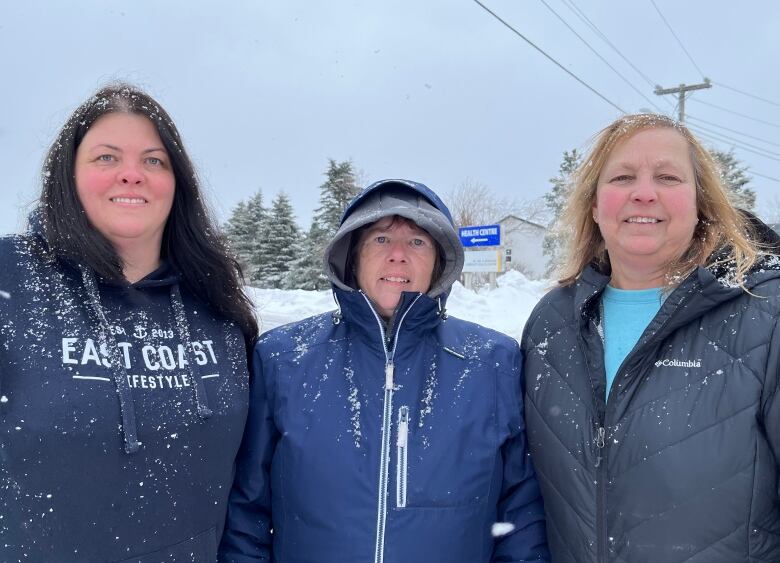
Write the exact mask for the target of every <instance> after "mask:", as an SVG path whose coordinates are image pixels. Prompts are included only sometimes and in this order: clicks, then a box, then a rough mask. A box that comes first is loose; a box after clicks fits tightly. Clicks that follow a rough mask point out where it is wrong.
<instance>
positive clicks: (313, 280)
mask: <svg viewBox="0 0 780 563" xmlns="http://www.w3.org/2000/svg"><path fill="white" fill-rule="evenodd" d="M325 177H326V179H325V182H324V183H323V184H322V185H320V187H319V190H320V200H319V207H317V209H316V211H315V213H314V218H313V219H312V223H311V226H310V227H309V230H308V231H305V232H301V230H300V229H299V227H298V225H297V223H296V222H295V215H294V212H293V208H292V205H291V204H290V199H289V197H288V196H287V195H286V194H285V193H284V192H280V193H279V194H277V196H276V197H275V198H274V200H273V202H272V203H271V207H270V208H268V207H266V206H265V205H264V204H263V193H262V190H258V191H257V192H256V193H255V194H254V195H253V196H252V197H250V198H249V199H248V200H247V201H242V202H240V203H239V204H238V205H236V207H235V208H234V209H233V211H232V213H231V215H230V218H229V219H228V221H227V224H226V226H225V232H226V234H227V237H228V240H229V241H230V245H231V248H232V250H233V252H234V253H235V254H236V256H237V257H238V260H239V262H240V264H241V267H242V268H243V270H244V275H245V277H246V279H247V283H248V284H249V285H251V286H254V287H263V288H278V289H326V288H328V287H330V282H329V281H328V280H327V278H326V277H325V275H324V273H323V256H324V252H325V247H326V246H327V244H328V242H329V241H330V240H331V239H332V238H333V236H334V235H335V234H336V231H337V230H338V227H339V221H340V220H341V214H342V213H343V212H344V209H345V208H346V206H347V204H348V203H349V202H350V201H351V200H352V198H354V197H355V196H356V195H357V194H358V192H359V191H360V188H359V186H358V185H357V180H356V178H355V171H354V168H353V164H352V162H350V161H343V162H336V161H335V160H333V159H330V160H329V162H328V169H327V170H326V172H325Z"/></svg>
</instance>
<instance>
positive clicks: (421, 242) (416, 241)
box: [412, 238, 425, 246]
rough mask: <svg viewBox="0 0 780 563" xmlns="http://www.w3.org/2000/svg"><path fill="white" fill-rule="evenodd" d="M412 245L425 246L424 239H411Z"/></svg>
mask: <svg viewBox="0 0 780 563" xmlns="http://www.w3.org/2000/svg"><path fill="white" fill-rule="evenodd" d="M412 245H413V246H425V241H424V240H423V239H420V238H415V239H412Z"/></svg>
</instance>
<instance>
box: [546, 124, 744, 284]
mask: <svg viewBox="0 0 780 563" xmlns="http://www.w3.org/2000/svg"><path fill="white" fill-rule="evenodd" d="M655 128H669V129H673V130H675V131H677V132H678V133H680V135H682V136H683V137H684V138H685V140H686V141H687V142H688V147H689V149H690V158H691V163H692V164H693V169H694V177H695V182H696V208H697V212H698V218H699V222H698V224H697V225H696V228H695V230H694V233H693V238H692V240H691V243H690V246H689V247H688V249H687V250H686V251H685V252H684V253H683V254H682V255H681V256H679V257H677V258H676V259H674V260H672V261H671V262H670V263H669V264H668V265H667V267H666V284H667V285H674V284H676V283H679V282H680V281H681V280H682V279H683V278H684V277H685V276H687V275H688V274H690V273H691V272H692V271H693V270H695V269H696V268H697V267H698V266H704V265H707V264H708V260H710V257H711V255H712V254H713V252H714V251H716V250H719V249H721V248H723V249H724V250H725V253H724V254H723V255H720V254H719V256H718V259H717V260H713V261H712V262H711V264H715V263H723V262H732V263H733V268H729V277H730V278H731V279H730V280H729V281H730V282H732V283H736V284H737V285H739V286H740V287H742V288H743V289H744V285H743V284H744V278H745V274H746V273H747V272H748V270H750V268H751V267H752V266H753V264H754V263H755V262H756V259H757V258H758V256H759V248H758V246H757V243H756V242H755V241H754V240H751V238H752V237H751V236H750V234H749V226H748V222H747V220H746V218H745V217H744V216H743V215H742V214H741V213H740V212H739V211H738V210H737V209H736V208H735V207H734V206H733V205H732V204H731V202H730V201H729V198H728V195H727V192H726V189H725V188H724V186H723V183H722V182H721V178H720V169H719V167H718V164H717V163H716V162H715V161H714V160H713V158H712V157H711V156H710V153H709V151H707V149H705V148H704V146H702V144H701V143H700V142H699V141H698V139H696V137H694V136H693V134H692V133H691V132H690V131H689V130H688V128H687V127H685V126H684V125H682V124H681V123H678V122H677V121H675V120H673V119H671V118H669V117H666V116H664V115H656V114H649V113H642V114H635V115H625V116H623V117H620V118H619V119H617V120H615V121H614V122H613V123H612V124H610V125H609V126H607V127H606V128H605V129H603V130H602V131H601V132H600V133H598V134H597V135H596V137H595V139H594V142H593V148H592V149H591V150H590V153H589V154H588V155H587V156H586V157H585V159H584V160H583V161H582V163H581V164H580V166H579V167H578V168H577V170H576V171H575V172H574V174H573V183H572V186H571V193H570V195H569V198H568V201H567V204H566V207H565V209H564V212H563V214H562V216H561V219H560V221H559V226H558V229H559V230H560V231H561V232H562V234H564V238H565V239H566V240H567V249H566V253H565V256H564V261H563V263H562V265H561V267H560V268H559V271H558V272H559V280H558V283H559V284H560V285H568V284H571V283H573V282H574V281H575V280H576V279H577V277H578V276H579V275H580V274H581V273H582V271H583V270H584V269H585V268H586V267H587V266H588V265H589V264H592V263H595V265H596V267H597V268H598V269H600V270H601V271H603V272H609V270H610V263H609V255H608V254H607V249H606V247H605V244H604V239H603V237H602V236H601V231H600V230H599V227H598V225H597V224H596V222H595V221H594V219H593V214H592V207H593V204H594V203H595V200H596V188H597V186H598V180H599V176H600V175H601V171H602V169H603V168H604V165H605V164H606V162H607V159H608V158H609V156H610V154H611V153H612V151H613V149H614V148H615V146H616V145H617V144H618V143H620V142H622V141H624V140H626V139H628V138H629V137H631V136H633V135H635V134H636V133H638V132H640V131H644V130H646V129H655Z"/></svg>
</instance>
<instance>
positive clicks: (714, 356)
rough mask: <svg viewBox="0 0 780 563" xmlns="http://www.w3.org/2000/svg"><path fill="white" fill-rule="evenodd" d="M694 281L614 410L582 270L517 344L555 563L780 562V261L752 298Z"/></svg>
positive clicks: (596, 291) (705, 278)
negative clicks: (522, 361) (521, 353)
mask: <svg viewBox="0 0 780 563" xmlns="http://www.w3.org/2000/svg"><path fill="white" fill-rule="evenodd" d="M721 274H722V272H717V271H712V270H710V269H706V268H699V269H698V270H696V271H694V272H693V273H692V274H691V275H690V276H689V277H688V278H687V279H686V280H685V281H684V282H683V283H681V284H680V285H679V286H678V287H677V288H676V289H675V290H674V291H673V292H672V293H671V294H670V295H669V297H668V298H667V299H666V301H665V302H664V303H663V305H662V306H661V309H660V311H659V312H658V314H657V315H656V316H655V318H654V319H653V320H652V321H651V322H650V325H649V326H648V327H647V329H646V330H645V332H644V334H643V335H642V336H641V337H640V340H639V342H638V343H637V345H636V346H635V347H634V349H633V350H632V351H631V352H630V354H629V355H628V357H626V359H625V361H624V362H623V364H622V365H621V367H620V368H619V370H618V373H617V376H616V377H615V381H614V383H613V385H612V388H611V390H610V395H609V400H608V401H606V402H605V400H604V393H605V386H606V384H605V371H604V352H603V346H602V338H601V336H600V334H601V333H600V327H599V302H600V299H599V296H600V294H601V292H602V291H603V289H604V286H605V285H606V284H607V283H608V281H609V280H608V278H607V277H606V276H604V275H601V274H599V273H598V272H596V271H595V270H594V269H591V268H588V269H586V270H585V272H584V273H583V274H582V276H581V277H580V279H579V280H578V281H577V282H576V283H575V284H574V285H572V286H569V287H560V288H556V289H555V290H553V291H551V292H550V293H549V294H548V295H547V296H545V297H544V299H542V301H541V302H540V303H539V305H538V306H537V307H536V309H535V310H534V312H533V313H532V314H531V317H530V319H529V321H528V324H527V325H526V328H525V333H524V336H523V349H524V351H525V374H526V381H527V384H526V397H525V402H526V409H525V411H526V422H527V431H528V441H529V445H530V448H531V453H532V456H533V460H534V465H535V466H536V470H537V475H538V478H539V481H540V484H541V486H542V494H543V497H544V504H545V510H546V515H547V531H548V538H549V542H550V549H551V551H552V556H553V561H554V562H556V563H569V562H576V563H589V562H599V563H605V562H630V563H643V562H648V563H649V562H652V563H681V562H686V563H705V562H706V563H736V562H743V561H744V562H750V563H760V562H761V563H768V562H777V561H780V495H778V460H779V459H780V397H778V394H777V388H778V372H779V371H780V330H778V319H780V261H778V260H777V259H776V258H767V259H765V260H763V261H762V263H761V264H760V265H759V266H757V267H756V268H755V269H754V271H753V273H752V274H751V275H750V280H749V283H748V287H749V288H750V291H751V293H752V294H753V295H750V294H748V293H746V292H744V291H743V290H742V289H740V288H738V287H733V286H729V285H728V284H727V283H726V282H725V281H723V277H722V275H721Z"/></svg>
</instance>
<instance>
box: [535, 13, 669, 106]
mask: <svg viewBox="0 0 780 563" xmlns="http://www.w3.org/2000/svg"><path fill="white" fill-rule="evenodd" d="M539 1H540V2H541V3H542V4H544V5H545V7H546V8H547V9H548V10H550V11H551V12H552V13H553V14H554V15H555V17H556V18H558V19H559V20H561V23H563V25H565V26H566V27H567V28H569V31H571V32H572V33H573V34H574V35H576V36H577V39H579V40H580V41H582V42H583V43H584V44H585V46H586V47H587V48H588V49H590V50H591V52H592V53H593V54H594V55H596V56H597V57H598V58H599V59H601V61H602V62H603V63H604V64H605V65H607V66H608V67H609V68H610V69H612V71H613V72H614V73H615V74H617V75H618V76H619V77H620V78H621V79H622V80H623V82H625V83H626V84H628V85H629V87H630V88H631V89H632V90H634V92H636V93H637V94H639V95H640V96H642V97H643V98H644V99H645V101H646V102H647V103H648V104H650V105H651V106H653V107H654V108H655V109H657V110H658V112H659V113H663V112H664V110H662V109H661V108H660V107H658V106H657V105H655V104H654V103H653V102H652V101H651V100H650V98H648V97H647V96H645V95H644V94H643V93H642V91H641V90H639V88H637V87H636V86H634V85H633V84H632V83H631V82H630V81H629V80H628V78H626V77H625V76H623V75H622V74H620V72H619V71H618V70H617V69H616V68H615V67H614V66H612V65H611V64H610V63H609V61H607V59H605V58H604V57H602V56H601V54H600V53H599V52H598V51H596V49H594V48H593V47H592V46H591V44H590V43H588V42H587V41H586V40H585V39H584V38H583V37H582V36H581V35H580V34H579V33H577V31H576V30H575V29H574V28H573V27H572V26H570V25H569V23H568V22H567V21H566V20H565V19H563V18H562V17H561V16H560V14H558V12H556V11H555V10H554V9H553V8H552V6H550V5H549V4H548V3H547V2H546V1H545V0H539Z"/></svg>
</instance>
